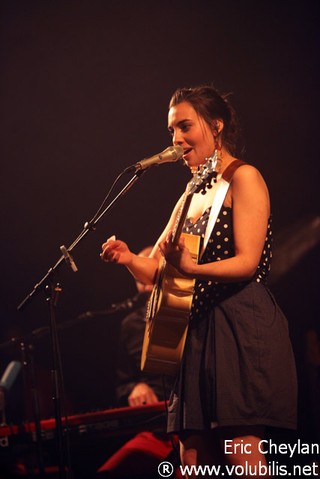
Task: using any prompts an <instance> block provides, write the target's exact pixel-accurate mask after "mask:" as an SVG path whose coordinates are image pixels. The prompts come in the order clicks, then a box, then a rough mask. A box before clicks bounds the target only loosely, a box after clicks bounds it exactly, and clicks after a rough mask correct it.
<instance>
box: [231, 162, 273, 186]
mask: <svg viewBox="0 0 320 479" xmlns="http://www.w3.org/2000/svg"><path fill="white" fill-rule="evenodd" d="M232 183H233V187H235V188H241V187H242V186H244V187H247V186H249V185H250V187H251V188H253V187H254V186H260V187H264V188H267V185H266V183H265V180H264V178H263V176H262V174H261V173H260V171H259V170H258V169H257V168H256V167H255V166H252V165H249V164H247V163H245V164H244V165H241V166H240V167H239V168H237V170H236V171H235V173H234V175H233V178H232Z"/></svg>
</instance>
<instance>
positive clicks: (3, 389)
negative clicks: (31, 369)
mask: <svg viewBox="0 0 320 479" xmlns="http://www.w3.org/2000/svg"><path fill="white" fill-rule="evenodd" d="M20 369H21V363H20V361H11V362H10V363H9V364H8V366H7V367H6V370H5V372H4V373H3V375H2V377H1V380H0V411H2V410H3V409H4V407H5V396H6V394H7V392H8V391H9V390H10V389H11V387H12V385H13V383H14V382H15V380H16V377H17V376H18V374H19V371H20Z"/></svg>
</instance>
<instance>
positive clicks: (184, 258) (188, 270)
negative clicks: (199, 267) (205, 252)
mask: <svg viewBox="0 0 320 479" xmlns="http://www.w3.org/2000/svg"><path fill="white" fill-rule="evenodd" d="M159 249H160V251H161V254H162V255H163V256H164V257H165V259H166V261H167V262H168V263H170V264H171V265H172V266H173V267H174V268H176V270H178V271H179V273H181V274H183V275H184V276H188V277H193V276H194V274H195V267H196V263H195V262H194V260H193V259H192V256H191V254H190V251H189V250H188V248H187V247H186V246H185V242H184V239H183V238H180V239H179V242H178V244H177V245H174V244H173V243H172V232H171V231H170V232H169V233H168V235H167V237H166V239H165V240H163V241H161V242H160V243H159Z"/></svg>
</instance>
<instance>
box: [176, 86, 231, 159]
mask: <svg viewBox="0 0 320 479" xmlns="http://www.w3.org/2000/svg"><path fill="white" fill-rule="evenodd" d="M184 101H185V102H188V103H190V105H191V106H192V107H193V108H194V109H195V111H196V112H197V113H198V115H200V116H201V117H202V118H203V119H204V121H205V122H206V123H207V124H208V125H209V126H210V128H213V124H212V123H213V120H222V121H223V124H224V127H223V130H222V144H223V145H224V147H225V148H226V149H227V150H228V151H229V152H230V153H231V154H232V155H235V154H236V152H237V145H238V140H239V136H240V135H239V124H238V120H237V118H236V114H235V111H234V109H233V107H232V106H231V105H230V103H229V102H228V100H227V95H221V94H220V93H218V91H217V90H216V89H215V88H214V87H213V86H209V85H208V86H206V85H204V86H197V87H193V88H178V89H177V90H176V91H175V92H174V94H173V95H172V97H171V100H170V103H169V108H171V107H173V106H176V105H178V104H179V103H182V102H184Z"/></svg>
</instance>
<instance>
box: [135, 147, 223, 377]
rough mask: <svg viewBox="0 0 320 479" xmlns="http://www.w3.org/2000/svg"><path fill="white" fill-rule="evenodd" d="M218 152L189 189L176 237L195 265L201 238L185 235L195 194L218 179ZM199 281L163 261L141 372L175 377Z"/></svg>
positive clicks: (149, 316)
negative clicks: (180, 240)
mask: <svg viewBox="0 0 320 479" xmlns="http://www.w3.org/2000/svg"><path fill="white" fill-rule="evenodd" d="M218 161H219V160H218V157H217V152H215V153H214V155H213V156H212V157H211V158H209V159H208V160H207V161H206V163H205V164H204V165H202V166H201V167H200V168H199V171H198V172H197V173H196V174H195V175H194V176H193V178H192V179H191V180H190V182H189V183H188V185H187V188H186V191H185V194H184V198H183V201H182V205H181V208H180V211H179V213H178V215H177V220H176V223H175V227H174V230H173V234H172V242H173V244H174V245H177V244H178V241H179V238H180V237H183V238H184V240H185V245H186V247H187V248H188V249H189V251H190V253H191V256H192V258H193V260H194V261H195V262H198V255H199V247H200V236H199V235H190V234H187V233H182V228H183V225H184V222H185V219H186V216H187V213H188V209H189V206H190V203H191V200H192V196H193V195H194V194H195V193H199V192H200V191H202V193H203V194H204V193H205V192H206V190H207V189H209V188H211V187H212V184H211V180H212V178H213V179H214V181H215V182H216V177H217V171H216V170H217V164H218ZM194 285H195V279H193V278H186V277H185V276H183V275H182V274H180V273H179V272H178V271H177V270H176V269H175V268H174V267H173V266H171V265H170V264H169V263H167V262H166V261H165V259H163V260H162V263H161V265H160V267H159V270H158V275H157V280H156V283H155V286H154V288H153V291H152V293H151V296H150V300H149V303H148V307H147V314H146V328H145V333H144V339H143V345H142V354H141V370H142V371H145V372H148V373H157V374H168V375H174V374H176V372H177V371H178V368H179V366H180V362H181V358H182V354H183V350H184V345H185V341H186V337H187V332H188V327H189V318H190V310H191V305H192V298H193V293H194Z"/></svg>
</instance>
